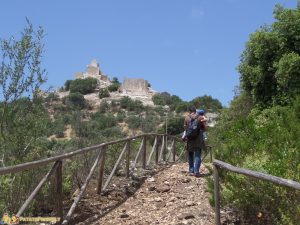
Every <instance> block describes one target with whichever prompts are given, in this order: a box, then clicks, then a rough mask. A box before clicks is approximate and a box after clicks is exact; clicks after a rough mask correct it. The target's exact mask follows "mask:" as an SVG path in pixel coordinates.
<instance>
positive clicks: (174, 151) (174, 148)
mask: <svg viewBox="0 0 300 225" xmlns="http://www.w3.org/2000/svg"><path fill="white" fill-rule="evenodd" d="M173 140H174V144H173V148H172V152H173V162H175V160H176V158H175V157H176V139H175V138H174V139H173Z"/></svg>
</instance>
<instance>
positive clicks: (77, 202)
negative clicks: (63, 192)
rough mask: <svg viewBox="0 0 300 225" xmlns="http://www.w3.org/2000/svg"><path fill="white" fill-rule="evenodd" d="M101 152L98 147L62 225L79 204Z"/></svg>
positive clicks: (67, 220)
mask: <svg viewBox="0 0 300 225" xmlns="http://www.w3.org/2000/svg"><path fill="white" fill-rule="evenodd" d="M101 153H102V150H101V149H100V150H99V153H98V155H97V158H96V160H95V162H94V164H93V166H92V168H91V170H90V172H89V174H88V176H87V177H86V179H85V182H84V184H83V185H82V186H81V188H80V191H79V194H78V195H77V196H76V197H75V199H74V202H73V204H72V206H71V208H70V209H69V212H68V214H67V216H66V218H65V219H64V221H63V223H62V224H63V225H65V224H68V222H69V220H70V219H71V217H72V215H73V213H74V211H75V209H76V207H77V206H78V204H79V201H80V199H81V198H82V197H83V195H84V192H85V190H86V188H87V186H88V184H89V182H90V180H91V178H92V175H93V173H94V171H95V169H96V166H97V164H98V162H99V160H100V158H101Z"/></svg>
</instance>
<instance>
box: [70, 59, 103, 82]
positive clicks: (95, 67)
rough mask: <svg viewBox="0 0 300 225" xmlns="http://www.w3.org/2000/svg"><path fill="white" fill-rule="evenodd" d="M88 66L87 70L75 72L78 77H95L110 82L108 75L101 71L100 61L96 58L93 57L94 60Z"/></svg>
mask: <svg viewBox="0 0 300 225" xmlns="http://www.w3.org/2000/svg"><path fill="white" fill-rule="evenodd" d="M86 67H87V69H86V72H84V73H83V72H78V73H75V78H76V79H85V78H88V77H93V78H96V79H97V80H99V81H102V82H109V78H108V76H107V75H104V74H103V73H102V72H101V70H100V67H99V63H98V62H97V60H96V59H93V60H92V62H91V63H90V64H89V65H87V66H86Z"/></svg>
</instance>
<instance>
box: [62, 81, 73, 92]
mask: <svg viewBox="0 0 300 225" xmlns="http://www.w3.org/2000/svg"><path fill="white" fill-rule="evenodd" d="M71 83H72V80H66V82H65V88H64V89H65V91H69V90H70V85H71Z"/></svg>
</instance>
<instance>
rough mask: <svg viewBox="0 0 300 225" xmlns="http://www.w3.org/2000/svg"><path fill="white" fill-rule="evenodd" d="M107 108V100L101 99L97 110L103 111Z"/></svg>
mask: <svg viewBox="0 0 300 225" xmlns="http://www.w3.org/2000/svg"><path fill="white" fill-rule="evenodd" d="M108 109H109V104H108V103H107V101H105V100H103V101H101V103H100V106H99V112H100V113H105V112H106V111H107V110H108Z"/></svg>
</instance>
